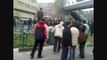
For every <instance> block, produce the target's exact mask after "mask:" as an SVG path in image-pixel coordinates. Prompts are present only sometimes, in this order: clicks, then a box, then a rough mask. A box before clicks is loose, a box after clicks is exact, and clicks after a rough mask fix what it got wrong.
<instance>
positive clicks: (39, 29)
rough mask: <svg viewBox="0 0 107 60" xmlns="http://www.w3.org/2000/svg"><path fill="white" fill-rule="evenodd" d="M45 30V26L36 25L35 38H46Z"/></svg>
mask: <svg viewBox="0 0 107 60" xmlns="http://www.w3.org/2000/svg"><path fill="white" fill-rule="evenodd" d="M44 30H45V27H44V26H41V27H37V26H36V34H35V38H36V39H38V40H42V39H45V34H44Z"/></svg>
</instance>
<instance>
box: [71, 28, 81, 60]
mask: <svg viewBox="0 0 107 60" xmlns="http://www.w3.org/2000/svg"><path fill="white" fill-rule="evenodd" d="M70 30H71V32H72V33H71V34H72V37H71V39H72V42H71V43H72V47H70V60H72V59H73V60H74V59H75V49H76V46H77V45H78V37H79V29H78V28H76V27H75V26H72V27H71V28H70Z"/></svg>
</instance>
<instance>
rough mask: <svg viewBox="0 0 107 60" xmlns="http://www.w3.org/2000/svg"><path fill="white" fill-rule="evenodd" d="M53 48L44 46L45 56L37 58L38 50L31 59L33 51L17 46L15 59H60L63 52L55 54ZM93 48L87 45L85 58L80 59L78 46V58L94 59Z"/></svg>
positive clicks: (77, 59)
mask: <svg viewBox="0 0 107 60" xmlns="http://www.w3.org/2000/svg"><path fill="white" fill-rule="evenodd" d="M52 49H53V47H52V46H46V47H44V49H43V54H42V55H43V56H44V58H41V59H37V53H38V52H37V51H36V53H35V57H34V59H30V52H31V51H28V52H19V51H18V49H17V48H16V49H14V54H13V55H14V60H60V57H61V52H60V53H57V54H54V53H53V50H52ZM92 49H93V48H92V47H86V50H85V54H86V55H85V59H80V58H78V54H79V49H78V47H77V49H76V60H93V55H91V52H92Z"/></svg>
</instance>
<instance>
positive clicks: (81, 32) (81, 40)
mask: <svg viewBox="0 0 107 60" xmlns="http://www.w3.org/2000/svg"><path fill="white" fill-rule="evenodd" d="M85 29H86V27H85V26H84V25H83V24H82V25H81V26H80V30H79V38H78V43H79V51H80V54H79V57H80V58H85V51H84V50H85V44H86V40H87V36H86V34H85Z"/></svg>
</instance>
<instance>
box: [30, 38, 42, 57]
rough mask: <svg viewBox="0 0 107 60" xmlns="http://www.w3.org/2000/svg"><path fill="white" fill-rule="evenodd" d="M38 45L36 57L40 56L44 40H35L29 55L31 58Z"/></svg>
mask: <svg viewBox="0 0 107 60" xmlns="http://www.w3.org/2000/svg"><path fill="white" fill-rule="evenodd" d="M38 44H39V52H38V57H40V56H41V54H42V49H43V45H44V39H43V40H37V39H36V40H35V43H34V46H33V49H32V53H31V56H32V57H33V56H34V53H35V51H36V49H37V46H38Z"/></svg>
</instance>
